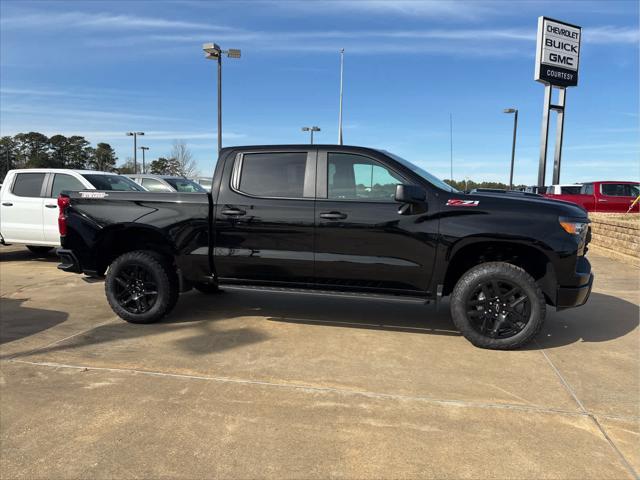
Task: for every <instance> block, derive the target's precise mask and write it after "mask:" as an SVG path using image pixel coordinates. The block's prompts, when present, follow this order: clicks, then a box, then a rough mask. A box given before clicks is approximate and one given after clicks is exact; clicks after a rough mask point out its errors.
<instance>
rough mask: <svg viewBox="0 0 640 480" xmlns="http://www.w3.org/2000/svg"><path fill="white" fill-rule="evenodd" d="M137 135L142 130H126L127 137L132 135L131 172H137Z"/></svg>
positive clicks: (142, 133)
mask: <svg viewBox="0 0 640 480" xmlns="http://www.w3.org/2000/svg"><path fill="white" fill-rule="evenodd" d="M138 135H144V132H127V137H133V173H138Z"/></svg>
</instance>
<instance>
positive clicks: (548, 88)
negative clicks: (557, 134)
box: [538, 84, 552, 193]
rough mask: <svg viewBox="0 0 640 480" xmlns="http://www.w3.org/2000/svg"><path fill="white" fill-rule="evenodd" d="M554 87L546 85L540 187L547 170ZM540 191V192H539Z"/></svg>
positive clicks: (541, 142) (539, 175) (539, 174)
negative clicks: (550, 113) (550, 115)
mask: <svg viewBox="0 0 640 480" xmlns="http://www.w3.org/2000/svg"><path fill="white" fill-rule="evenodd" d="M551 93H552V87H551V85H549V84H546V85H545V86H544V107H543V108H542V133H541V136H540V164H539V165H538V188H542V187H543V186H544V177H545V172H546V171H547V142H548V140H549V112H550V110H551ZM538 193H540V192H538Z"/></svg>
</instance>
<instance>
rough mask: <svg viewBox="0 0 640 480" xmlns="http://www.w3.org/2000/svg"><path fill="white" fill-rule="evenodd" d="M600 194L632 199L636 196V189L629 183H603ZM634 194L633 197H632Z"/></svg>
mask: <svg viewBox="0 0 640 480" xmlns="http://www.w3.org/2000/svg"><path fill="white" fill-rule="evenodd" d="M600 192H601V193H602V194H603V195H607V196H610V197H633V196H635V195H637V189H634V188H633V185H631V184H629V183H603V184H601V185H600ZM634 194H635V195H634Z"/></svg>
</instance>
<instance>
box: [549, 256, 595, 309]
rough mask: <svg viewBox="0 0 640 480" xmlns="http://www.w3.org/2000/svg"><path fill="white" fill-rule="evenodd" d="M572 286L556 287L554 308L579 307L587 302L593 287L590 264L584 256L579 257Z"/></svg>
mask: <svg viewBox="0 0 640 480" xmlns="http://www.w3.org/2000/svg"><path fill="white" fill-rule="evenodd" d="M571 283H573V285H574V286H566V287H565V286H562V287H558V292H557V295H556V310H564V309H565V308H572V307H579V306H581V305H584V304H585V303H587V300H589V295H591V288H592V287H593V273H591V264H590V263H589V260H587V259H586V258H585V257H580V259H579V260H578V265H577V268H576V272H575V282H571Z"/></svg>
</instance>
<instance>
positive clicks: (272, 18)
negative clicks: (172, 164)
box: [0, 0, 640, 184]
mask: <svg viewBox="0 0 640 480" xmlns="http://www.w3.org/2000/svg"><path fill="white" fill-rule="evenodd" d="M0 8H1V10H0V14H1V18H0V21H1V30H0V35H1V37H0V40H1V42H0V62H1V70H0V93H1V98H0V100H1V105H0V107H1V108H0V133H1V134H2V135H12V134H15V133H18V132H21V131H31V130H34V131H41V132H43V133H45V134H48V135H53V134H55V133H62V134H65V135H84V136H85V137H87V139H89V140H90V141H91V142H93V143H96V142H99V141H106V142H108V143H110V144H111V145H112V146H114V148H116V151H117V154H118V156H119V158H120V159H121V160H124V159H126V158H127V157H128V156H131V155H132V146H131V144H132V142H131V138H129V137H126V136H124V132H126V131H128V130H142V131H145V132H146V133H147V135H146V137H144V140H143V141H142V142H141V143H143V144H145V145H147V146H149V147H150V150H149V152H148V155H149V157H151V158H156V157H157V156H161V155H166V154H167V153H168V151H169V150H170V148H171V143H172V141H173V140H174V139H182V140H184V141H185V142H187V144H188V145H189V147H190V148H191V150H192V151H193V154H194V157H195V158H196V159H197V162H198V165H199V168H200V171H201V173H202V174H204V175H210V173H211V171H212V169H213V165H214V163H215V158H216V123H215V101H216V97H215V63H214V62H210V61H206V60H205V59H204V57H203V54H202V50H201V45H202V43H204V42H208V41H215V42H217V43H219V44H220V45H221V46H222V47H223V48H241V49H242V58H241V59H240V60H233V59H225V64H224V79H223V85H224V97H223V108H224V133H223V143H224V145H234V144H235V145H237V144H255V143H258V144H271V143H303V142H306V141H307V140H308V137H307V136H305V135H304V134H303V133H302V132H301V131H300V127H301V126H303V125H318V126H320V127H321V128H322V131H321V132H320V133H318V134H317V137H316V138H317V141H318V142H323V143H336V141H337V123H338V91H339V53H338V52H339V49H340V48H344V49H345V100H344V109H345V110H344V138H345V144H352V145H366V146H373V147H381V148H385V149H388V150H390V151H393V152H394V153H397V154H399V155H401V156H404V157H405V158H408V159H410V160H412V161H414V162H415V163H417V164H419V165H421V166H422V167H424V168H426V169H427V170H429V171H431V172H432V173H434V174H436V175H438V176H440V177H449V157H450V139H449V115H450V114H452V115H453V144H454V149H453V157H454V167H453V169H454V178H456V179H462V178H464V177H465V176H466V177H469V178H472V179H475V180H497V181H504V182H506V181H507V180H508V166H509V160H510V152H511V134H512V125H513V123H512V122H513V117H512V116H511V115H506V114H504V113H502V110H503V108H505V107H517V108H518V109H519V110H520V117H519V135H518V145H517V152H516V169H515V182H516V183H527V184H533V183H535V182H536V179H537V169H538V155H539V153H538V149H539V142H540V123H541V114H542V102H543V90H544V87H543V86H542V85H541V84H539V83H536V82H534V81H533V69H534V56H535V31H536V26H537V17H538V16H539V15H546V16H550V17H554V18H557V19H560V20H564V21H567V22H570V23H574V24H578V25H581V26H582V27H583V45H582V52H581V61H580V67H581V71H580V84H579V86H578V87H576V88H571V89H569V90H568V93H567V113H566V120H565V142H564V152H563V170H562V177H561V181H563V182H575V181H586V180H594V179H614V178H615V179H623V180H627V179H628V180H638V178H639V177H640V138H639V137H640V134H639V123H638V122H639V118H638V111H639V103H638V102H639V95H638V82H639V74H638V60H639V43H640V32H639V25H638V17H639V11H638V2H637V1H635V0H629V1H602V2H597V1H589V0H579V1H558V0H556V1H526V0H522V1H515V0H514V1H508V2H501V1H498V2H493V1H489V2H482V1H479V0H473V1H468V2H462V1H425V2H418V1H405V0H397V1H395V2H379V1H372V0H357V1H348V0H343V1H316V2H313V1H300V2H298V1H235V2H227V1H222V2H215V1H207V2H204V1H184V2H179V1H137V2H136V1H127V2H125V1H113V2H98V1H86V2H80V1H70V2H64V1H43V2H29V1H11V0H2V1H1V2H0ZM554 123H555V122H554ZM551 133H552V134H553V128H552V131H551ZM552 156H553V152H552V151H550V161H549V162H548V163H549V168H548V170H547V177H548V179H549V180H550V176H551V164H552V163H553V162H552Z"/></svg>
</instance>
